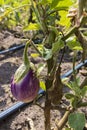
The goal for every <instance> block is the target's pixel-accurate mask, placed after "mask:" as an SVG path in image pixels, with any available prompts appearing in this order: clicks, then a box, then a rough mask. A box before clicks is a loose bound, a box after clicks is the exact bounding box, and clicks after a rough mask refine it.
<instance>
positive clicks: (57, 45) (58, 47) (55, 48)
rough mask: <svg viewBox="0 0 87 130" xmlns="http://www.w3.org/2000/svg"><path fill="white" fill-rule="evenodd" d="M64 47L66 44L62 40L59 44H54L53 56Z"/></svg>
mask: <svg viewBox="0 0 87 130" xmlns="http://www.w3.org/2000/svg"><path fill="white" fill-rule="evenodd" d="M63 46H64V42H63V41H62V39H61V38H59V39H58V41H57V42H55V43H53V46H52V54H54V53H56V52H57V51H59V50H60V49H62V47H63Z"/></svg>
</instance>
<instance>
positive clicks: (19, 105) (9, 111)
mask: <svg viewBox="0 0 87 130" xmlns="http://www.w3.org/2000/svg"><path fill="white" fill-rule="evenodd" d="M85 65H87V60H85V62H84V63H82V62H81V63H80V64H78V65H77V66H76V67H75V69H76V70H78V69H80V68H81V67H82V66H85ZM72 72H73V70H70V71H68V72H67V73H65V74H64V75H63V76H61V78H65V77H68V76H70V75H71V74H72ZM44 93H45V91H43V90H40V91H39V93H38V94H42V95H43V94H44ZM31 104H32V102H30V103H23V102H18V103H16V104H15V105H13V106H11V107H10V108H8V109H6V110H4V111H3V112H0V121H2V120H3V119H5V118H7V117H8V116H10V115H11V114H13V113H14V112H16V111H17V110H18V109H20V108H22V107H24V106H26V105H31Z"/></svg>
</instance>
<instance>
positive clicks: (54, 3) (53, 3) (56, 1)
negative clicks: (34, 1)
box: [51, 0, 63, 8]
mask: <svg viewBox="0 0 87 130" xmlns="http://www.w3.org/2000/svg"><path fill="white" fill-rule="evenodd" d="M59 1H63V0H52V3H51V8H55V7H56V6H57V5H58V3H59Z"/></svg>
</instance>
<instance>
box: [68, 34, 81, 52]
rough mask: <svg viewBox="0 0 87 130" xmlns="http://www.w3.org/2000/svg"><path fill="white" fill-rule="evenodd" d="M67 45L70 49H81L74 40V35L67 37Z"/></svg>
mask: <svg viewBox="0 0 87 130" xmlns="http://www.w3.org/2000/svg"><path fill="white" fill-rule="evenodd" d="M66 42H67V46H68V47H69V48H70V49H72V50H82V47H81V45H80V43H79V42H78V41H77V40H76V37H75V36H72V37H69V38H68V39H67V40H66Z"/></svg>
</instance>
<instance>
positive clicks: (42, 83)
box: [40, 81, 46, 91]
mask: <svg viewBox="0 0 87 130" xmlns="http://www.w3.org/2000/svg"><path fill="white" fill-rule="evenodd" d="M40 87H41V88H42V89H43V90H44V91H46V86H45V83H44V82H43V81H40Z"/></svg>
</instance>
